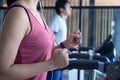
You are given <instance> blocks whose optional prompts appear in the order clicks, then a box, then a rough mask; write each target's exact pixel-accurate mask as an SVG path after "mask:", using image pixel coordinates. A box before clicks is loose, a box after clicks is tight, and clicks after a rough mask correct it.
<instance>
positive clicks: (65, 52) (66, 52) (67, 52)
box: [63, 48, 71, 55]
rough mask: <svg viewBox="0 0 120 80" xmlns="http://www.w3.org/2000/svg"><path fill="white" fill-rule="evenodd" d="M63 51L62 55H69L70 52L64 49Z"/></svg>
mask: <svg viewBox="0 0 120 80" xmlns="http://www.w3.org/2000/svg"><path fill="white" fill-rule="evenodd" d="M63 51H64V54H67V55H69V54H71V52H70V50H68V49H67V48H64V49H63Z"/></svg>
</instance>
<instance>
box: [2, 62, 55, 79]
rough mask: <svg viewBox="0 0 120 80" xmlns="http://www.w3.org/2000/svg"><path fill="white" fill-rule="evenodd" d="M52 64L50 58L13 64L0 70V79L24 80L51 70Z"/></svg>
mask: <svg viewBox="0 0 120 80" xmlns="http://www.w3.org/2000/svg"><path fill="white" fill-rule="evenodd" d="M52 65H53V64H52V63H51V62H50V60H49V61H44V62H39V63H33V64H14V65H13V66H11V67H10V68H9V69H7V70H1V71H0V80H24V79H27V78H30V77H33V76H35V75H37V74H41V73H43V72H47V71H50V70H53V69H54V68H53V66H52Z"/></svg>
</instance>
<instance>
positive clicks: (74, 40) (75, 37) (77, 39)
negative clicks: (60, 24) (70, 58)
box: [63, 30, 82, 49]
mask: <svg viewBox="0 0 120 80" xmlns="http://www.w3.org/2000/svg"><path fill="white" fill-rule="evenodd" d="M81 43H82V33H81V32H80V30H77V31H75V32H74V33H72V34H71V35H69V36H68V38H67V40H66V41H64V42H63V44H64V45H65V47H67V48H75V49H77V48H78V47H79V44H81Z"/></svg>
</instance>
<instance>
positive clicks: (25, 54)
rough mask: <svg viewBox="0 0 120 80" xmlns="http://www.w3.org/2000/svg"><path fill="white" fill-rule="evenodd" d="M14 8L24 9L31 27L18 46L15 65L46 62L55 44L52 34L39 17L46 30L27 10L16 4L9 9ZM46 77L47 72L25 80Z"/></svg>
mask: <svg viewBox="0 0 120 80" xmlns="http://www.w3.org/2000/svg"><path fill="white" fill-rule="evenodd" d="M15 6H16V7H22V8H24V9H25V11H26V13H27V15H28V18H29V22H30V25H31V26H30V27H31V30H30V33H29V34H28V35H26V36H25V37H24V38H23V40H22V42H21V44H20V47H19V50H18V54H17V57H16V60H15V64H31V63H37V62H42V61H45V60H48V59H49V58H50V57H51V53H52V48H53V46H54V42H55V41H54V35H53V33H52V32H51V31H50V29H49V27H48V26H47V25H46V23H45V21H44V19H43V18H42V16H41V15H40V16H41V18H42V20H43V21H44V24H45V25H46V29H44V28H43V27H42V26H41V24H40V23H39V22H38V21H37V19H36V18H35V16H34V15H33V14H32V13H31V11H30V10H29V9H27V8H26V7H24V6H23V5H22V4H20V3H18V2H15V3H14V4H12V6H11V8H12V7H15ZM9 9H10V8H9ZM46 76H47V72H45V73H43V74H39V75H36V76H34V77H32V78H29V79H26V80H46Z"/></svg>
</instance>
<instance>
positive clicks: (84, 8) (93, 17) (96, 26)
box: [0, 0, 120, 57]
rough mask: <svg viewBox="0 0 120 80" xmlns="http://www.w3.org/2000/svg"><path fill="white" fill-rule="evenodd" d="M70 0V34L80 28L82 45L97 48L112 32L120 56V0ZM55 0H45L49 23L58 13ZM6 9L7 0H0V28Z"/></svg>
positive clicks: (46, 15)
mask: <svg viewBox="0 0 120 80" xmlns="http://www.w3.org/2000/svg"><path fill="white" fill-rule="evenodd" d="M69 1H70V2H71V6H72V15H71V16H70V17H69V18H68V19H67V25H68V35H69V34H70V33H72V32H73V31H74V30H76V29H80V31H81V32H82V36H83V40H82V44H81V47H93V48H97V47H98V46H100V45H101V44H102V43H103V42H104V40H105V39H106V38H107V37H108V35H110V34H111V35H112V36H113V43H114V46H115V49H116V53H117V56H118V57H120V0H69ZM55 2H56V0H43V6H44V8H43V9H44V17H45V19H46V21H47V23H48V24H49V22H50V21H51V19H52V18H53V16H54V15H55V14H56V13H55V10H54V6H55ZM6 9H7V5H6V0H0V30H1V29H2V19H3V17H4V13H5V10H6Z"/></svg>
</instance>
